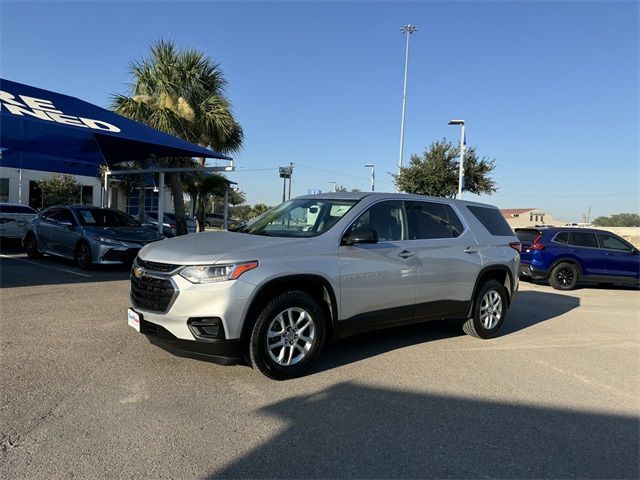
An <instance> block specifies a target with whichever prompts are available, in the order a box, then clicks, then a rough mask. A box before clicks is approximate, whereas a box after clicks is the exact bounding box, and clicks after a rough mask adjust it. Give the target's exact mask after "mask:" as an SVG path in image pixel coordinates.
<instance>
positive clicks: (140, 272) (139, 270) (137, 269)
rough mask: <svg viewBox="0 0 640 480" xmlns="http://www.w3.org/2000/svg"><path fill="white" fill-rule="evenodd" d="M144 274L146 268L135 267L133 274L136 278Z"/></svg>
mask: <svg viewBox="0 0 640 480" xmlns="http://www.w3.org/2000/svg"><path fill="white" fill-rule="evenodd" d="M143 275H144V268H142V267H134V268H133V276H134V277H136V278H140V277H142V276H143Z"/></svg>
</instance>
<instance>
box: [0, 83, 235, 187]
mask: <svg viewBox="0 0 640 480" xmlns="http://www.w3.org/2000/svg"><path fill="white" fill-rule="evenodd" d="M0 151H1V153H2V155H1V157H0V166H3V167H13V168H22V169H31V170H43V171H51V172H60V173H71V174H77V175H90V176H95V175H97V173H98V169H99V166H100V165H107V166H112V165H114V164H117V163H120V162H126V161H131V160H142V159H149V158H154V157H155V158H161V157H205V158H217V159H224V160H231V158H230V157H227V156H226V155H223V154H221V153H219V152H216V151H213V150H209V149H207V148H202V147H200V146H198V145H194V144H192V143H189V142H186V141H184V140H182V139H180V138H177V137H174V136H172V135H168V134H166V133H163V132H160V131H158V130H155V129H153V128H150V127H147V126H146V125H143V124H141V123H138V122H135V121H133V120H129V119H128V118H125V117H122V116H120V115H117V114H115V113H113V112H111V111H109V110H106V109H104V108H100V107H98V106H96V105H92V104H91V103H88V102H85V101H83V100H80V99H78V98H75V97H71V96H68V95H62V94H60V93H55V92H52V91H49V90H44V89H41V88H36V87H32V86H29V85H24V84H21V83H17V82H12V81H10V80H5V79H0ZM163 186H164V185H161V187H163Z"/></svg>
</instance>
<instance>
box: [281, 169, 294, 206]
mask: <svg viewBox="0 0 640 480" xmlns="http://www.w3.org/2000/svg"><path fill="white" fill-rule="evenodd" d="M278 173H279V174H280V178H282V182H283V183H282V203H284V202H286V200H287V199H286V195H287V178H288V179H289V198H291V174H292V173H293V163H289V166H288V167H280V168H279V169H278Z"/></svg>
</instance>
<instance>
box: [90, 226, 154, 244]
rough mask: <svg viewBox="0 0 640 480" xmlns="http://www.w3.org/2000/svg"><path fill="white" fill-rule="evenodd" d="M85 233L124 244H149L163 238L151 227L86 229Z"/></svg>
mask: <svg viewBox="0 0 640 480" xmlns="http://www.w3.org/2000/svg"><path fill="white" fill-rule="evenodd" d="M85 231H86V232H88V233H91V234H94V235H100V236H102V237H109V238H115V239H116V240H121V241H124V242H135V243H149V242H153V241H156V240H159V239H160V238H162V237H161V236H159V235H158V232H157V231H156V230H155V229H153V228H149V227H142V226H140V227H85Z"/></svg>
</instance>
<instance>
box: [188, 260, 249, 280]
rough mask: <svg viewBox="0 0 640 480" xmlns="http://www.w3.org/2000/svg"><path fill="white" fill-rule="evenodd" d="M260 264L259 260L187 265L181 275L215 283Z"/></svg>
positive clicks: (230, 278)
mask: <svg viewBox="0 0 640 480" xmlns="http://www.w3.org/2000/svg"><path fill="white" fill-rule="evenodd" d="M257 266H258V262H255V261H254V262H244V263H234V264H231V265H194V266H192V267H186V268H184V269H183V270H182V271H181V272H180V275H181V276H182V277H184V278H186V279H187V280H189V281H190V282H191V283H213V282H223V281H225V280H235V279H236V278H238V277H239V276H240V275H242V274H243V273H245V272H248V271H249V270H253V269H254V268H256V267H257Z"/></svg>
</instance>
